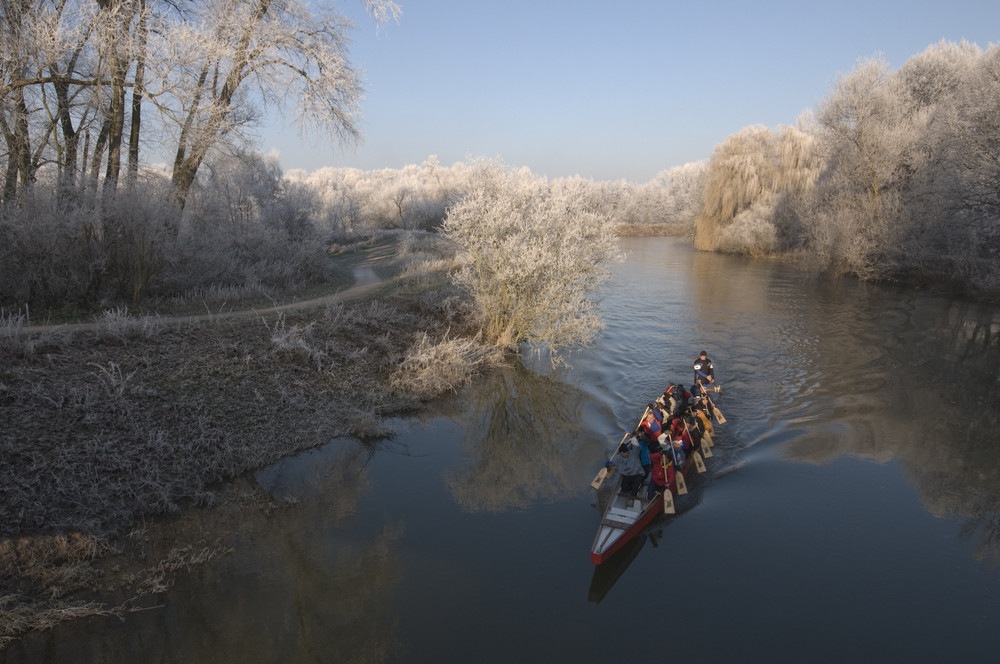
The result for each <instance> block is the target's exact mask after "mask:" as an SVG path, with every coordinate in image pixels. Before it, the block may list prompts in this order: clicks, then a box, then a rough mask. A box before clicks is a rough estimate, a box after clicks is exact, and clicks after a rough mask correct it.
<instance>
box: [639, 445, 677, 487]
mask: <svg viewBox="0 0 1000 664" xmlns="http://www.w3.org/2000/svg"><path fill="white" fill-rule="evenodd" d="M663 449H664V448H661V447H659V446H657V447H656V449H655V450H654V451H653V453H652V454H650V455H649V460H650V462H651V463H652V464H653V468H652V470H651V471H650V473H649V489H648V490H647V492H646V500H652V499H653V496H655V495H656V494H657V493H662V494H664V495H666V493H667V491H669V490H670V488H669V486H668V484H667V483H668V482H669V481H670V480H672V479H673V474H674V465H673V463H672V462H671V460H670V457H669V456H668V457H667V463H666V464H664V463H663V451H662V450H663Z"/></svg>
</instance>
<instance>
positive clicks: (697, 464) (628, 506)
mask: <svg viewBox="0 0 1000 664" xmlns="http://www.w3.org/2000/svg"><path fill="white" fill-rule="evenodd" d="M692 389H694V390H695V392H696V394H695V395H692V394H691V393H689V392H687V391H685V390H684V387H683V386H681V385H673V384H671V385H670V386H668V388H667V389H666V390H664V394H663V395H662V396H661V397H659V398H658V399H657V401H656V402H655V403H652V404H649V405H648V406H647V407H646V410H645V412H643V416H642V418H641V419H640V423H639V426H638V427H637V428H636V430H635V431H631V432H626V435H625V438H623V439H622V442H621V443H620V444H619V447H618V448H616V453H615V454H614V455H613V456H612V459H609V460H608V462H607V463H605V467H604V468H602V469H601V471H600V472H599V473H598V475H597V477H595V478H594V482H593V483H592V484H591V486H593V487H594V488H595V489H600V487H601V484H602V483H603V482H604V479H605V478H606V477H607V475H608V474H610V472H609V471H611V472H613V470H614V468H615V466H612V465H611V462H612V461H618V462H619V463H621V464H622V471H621V472H619V473H618V477H617V478H616V480H615V488H614V491H613V493H612V495H611V497H610V499H609V500H608V502H607V504H606V505H605V507H604V512H603V514H602V516H601V523H600V526H599V527H598V529H597V536H596V537H595V538H594V543H593V545H592V546H591V549H590V560H591V561H592V562H593V563H594V564H595V565H600V564H601V563H602V562H604V561H605V560H607V559H608V558H609V557H610V556H612V555H613V554H614V553H615V552H616V551H618V550H619V549H621V548H622V547H623V546H624V545H625V544H626V543H627V542H629V541H630V540H632V539H633V538H634V537H635V536H636V535H638V534H639V533H640V532H642V530H643V529H644V528H645V527H646V526H648V525H649V524H650V523H651V522H652V521H653V520H654V519H655V518H656V517H657V516H658V515H660V514H673V513H674V512H675V508H674V496H675V495H684V494H686V493H687V484H686V482H685V477H686V476H687V475H688V474H690V473H691V472H692V468H694V469H697V471H698V472H704V471H705V464H704V460H703V458H702V457H703V456H704V457H706V458H710V457H711V456H712V445H713V443H712V433H714V428H713V426H712V419H711V418H712V417H713V416H714V417H715V418H716V420H717V421H718V422H719V423H720V424H721V423H724V422H725V418H723V417H722V413H721V412H720V411H719V410H718V408H717V407H716V406H715V404H714V403H712V400H711V399H710V398H709V397H708V393H707V392H706V391H705V390H703V389H701V386H700V384H696V385H695V387H694V388H692ZM663 422H667V423H668V424H667V425H664V424H663ZM643 448H645V450H644V449H643ZM644 452H645V453H644ZM630 455H641V458H642V460H643V461H644V463H643V464H642V465H641V466H639V470H638V471H636V459H635V458H633V457H630ZM654 464H659V465H660V470H661V471H662V472H657V469H656V468H655V467H654ZM677 470H680V472H676V471H677ZM639 472H641V473H643V476H642V477H641V478H640V476H639V474H638V473H639ZM626 473H627V474H626ZM636 485H638V488H636Z"/></svg>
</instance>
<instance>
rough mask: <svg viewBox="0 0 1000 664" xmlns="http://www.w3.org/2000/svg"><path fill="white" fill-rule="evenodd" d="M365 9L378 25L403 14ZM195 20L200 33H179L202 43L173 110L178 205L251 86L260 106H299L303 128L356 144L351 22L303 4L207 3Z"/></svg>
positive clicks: (240, 114) (243, 114)
mask: <svg viewBox="0 0 1000 664" xmlns="http://www.w3.org/2000/svg"><path fill="white" fill-rule="evenodd" d="M365 4H366V5H367V6H368V8H369V9H370V11H371V13H372V14H373V16H375V17H376V19H378V20H385V19H386V18H389V17H392V18H395V17H397V16H398V15H399V8H398V6H396V5H395V3H392V2H388V1H386V0H367V1H366V3H365ZM197 20H198V23H199V29H197V30H192V31H184V32H178V33H176V34H177V35H178V36H179V37H181V38H182V39H185V40H191V39H196V40H199V42H198V43H194V42H190V41H188V42H187V44H186V47H187V49H188V50H194V51H195V52H196V53H197V55H198V58H199V59H200V63H198V64H197V65H196V67H195V71H197V75H196V77H195V78H194V80H193V84H189V85H188V86H187V87H186V88H183V89H182V90H183V94H179V95H178V96H177V97H176V100H177V103H178V107H177V108H175V109H174V110H173V113H174V115H175V117H176V118H177V119H178V122H179V125H180V133H179V136H178V141H177V151H176V155H175V157H174V164H173V176H172V177H173V182H174V185H175V186H176V188H177V192H178V193H177V197H178V202H179V203H181V204H182V205H183V202H184V200H185V198H186V196H187V193H188V191H189V190H190V188H191V185H192V184H193V182H194V179H195V176H196V175H197V173H198V169H199V167H200V166H201V164H202V162H203V161H204V160H205V157H206V155H207V154H208V153H209V151H210V150H211V149H212V148H213V147H215V145H216V144H217V142H218V141H219V139H220V138H221V137H223V136H224V135H226V134H228V133H230V132H232V131H234V130H235V129H237V128H238V127H239V126H240V125H241V124H242V123H244V122H245V121H246V119H247V113H248V110H249V106H248V105H249V102H250V99H249V95H242V96H241V93H242V92H243V91H244V90H245V89H246V87H247V86H248V85H250V87H252V88H253V89H254V91H255V92H257V93H258V96H257V99H258V100H259V101H260V102H261V103H263V104H269V105H282V104H283V103H284V100H285V99H286V98H290V99H294V100H295V115H296V117H297V119H298V120H299V121H300V122H302V123H303V124H304V126H306V127H316V128H322V129H325V130H330V131H332V132H333V133H334V134H335V135H336V136H338V137H339V138H340V139H341V141H343V142H348V143H349V142H353V141H356V140H357V139H358V137H359V133H358V130H357V127H356V126H355V117H356V114H357V112H358V101H359V99H360V95H361V85H360V80H359V77H358V73H357V72H356V70H355V69H354V68H353V67H352V66H351V64H350V63H349V61H348V59H347V31H348V29H349V28H350V27H351V23H350V22H349V21H348V20H346V19H345V18H344V17H342V16H339V15H337V14H336V13H334V12H332V11H329V10H327V9H324V8H322V7H320V8H317V9H312V8H311V6H310V5H308V4H307V3H305V2H303V1H302V0H209V1H208V2H206V3H205V4H204V6H203V7H202V8H200V9H199V10H198V15H197ZM183 48H184V47H183V46H180V47H176V51H175V52H180V51H181V50H182V49H183ZM192 64H195V63H192Z"/></svg>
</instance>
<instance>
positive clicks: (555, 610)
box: [6, 238, 1000, 663]
mask: <svg viewBox="0 0 1000 664" xmlns="http://www.w3.org/2000/svg"><path fill="white" fill-rule="evenodd" d="M624 248H625V249H626V250H627V251H628V254H629V257H628V260H627V261H626V262H625V263H624V264H622V265H620V266H618V267H617V268H616V271H615V275H614V278H613V279H612V280H611V281H610V282H609V283H608V285H607V287H606V288H605V299H604V310H605V312H606V325H607V327H606V331H605V333H604V335H603V336H602V337H601V339H600V340H599V342H598V343H597V344H596V345H595V346H594V347H592V348H590V349H586V350H584V351H580V352H576V353H574V354H573V355H571V357H570V358H569V359H570V368H569V369H568V370H558V371H553V370H552V369H551V365H550V363H548V362H547V361H546V360H545V359H544V358H540V359H539V358H536V359H534V360H531V359H529V360H528V362H527V364H528V365H529V366H528V367H527V368H525V367H517V368H513V369H511V370H509V371H505V372H503V373H500V374H498V375H496V376H492V377H490V378H488V379H486V380H483V381H480V382H478V383H477V384H476V385H473V386H471V387H470V388H468V389H467V390H465V391H463V392H462V393H461V394H459V395H457V396H456V397H454V398H450V399H446V400H444V401H443V402H442V403H441V404H438V410H437V411H436V414H435V415H433V416H430V417H427V418H425V419H424V420H423V421H415V420H400V421H398V422H397V423H396V424H397V426H398V430H399V435H398V436H396V437H395V438H394V439H393V440H391V441H385V442H382V443H379V444H377V445H375V446H374V447H373V446H367V447H366V446H364V445H361V444H360V443H358V442H356V441H352V440H335V441H332V442H331V443H330V444H329V445H327V446H326V447H324V448H322V449H318V450H314V451H311V452H308V453H306V454H302V455H300V456H298V457H295V458H292V459H288V460H286V461H285V462H282V463H280V464H277V465H275V466H273V467H271V468H268V469H266V470H264V471H262V472H260V473H258V474H257V475H256V476H255V477H254V478H252V481H253V482H256V483H258V484H259V485H260V486H262V487H263V488H264V489H266V490H267V491H268V492H269V493H270V495H271V496H272V498H273V501H274V504H275V505H276V506H280V507H278V508H276V509H275V510H274V511H272V512H269V513H261V514H259V515H256V516H251V517H247V516H246V515H245V514H244V515H242V516H240V517H239V518H240V519H241V523H240V531H241V535H240V537H239V538H238V541H236V542H235V543H234V546H235V550H234V552H233V553H232V554H231V555H228V556H226V557H224V558H221V559H218V560H215V561H213V562H211V563H209V564H206V565H203V566H200V567H197V568H195V569H193V570H192V571H191V572H190V573H189V574H185V575H182V576H181V578H180V579H179V580H178V582H177V583H176V585H175V586H174V588H173V589H172V590H171V591H169V592H168V593H166V594H165V595H163V596H162V598H161V604H162V606H160V607H159V608H155V609H151V610H149V611H145V612H142V613H136V614H131V615H129V616H128V617H127V618H126V620H124V621H119V620H118V619H115V618H107V619H95V620H87V621H81V622H79V623H74V624H69V625H65V626H61V627H59V628H57V629H55V630H52V631H50V632H46V633H42V634H35V635H31V636H30V637H29V638H26V639H23V640H22V641H20V642H18V643H16V644H15V645H14V646H12V647H11V648H10V649H9V650H8V652H7V653H6V654H7V661H9V662H26V661H32V662H124V661H132V662H187V663H190V662H383V661H384V662H435V663H440V662H505V663H509V662H514V661H527V662H571V661H572V662H593V661H605V660H609V659H612V658H613V659H616V660H620V659H623V658H628V659H630V660H634V661H647V660H651V659H652V658H656V659H658V660H662V659H665V658H667V657H669V658H670V659H671V661H677V662H803V661H808V662H843V661H847V660H851V659H853V660H854V661H864V662H938V661H942V660H947V661H961V662H994V661H996V658H997V656H998V655H997V652H998V649H1000V630H998V626H1000V564H998V562H1000V433H998V419H1000V380H998V376H1000V309H997V308H996V307H992V308H991V307H985V306H978V305H972V304H968V303H963V302H959V301H953V300H948V299H944V298H940V297H937V296H931V295H924V294H920V293H910V292H906V291H901V290H894V289H891V288H885V287H873V286H866V285H863V284H857V283H854V282H850V281H838V282H831V281H827V280H821V279H814V278H812V277H810V276H808V275H805V274H803V273H802V272H800V271H797V270H795V269H793V268H791V267H788V266H784V265H779V264H774V263H769V262H762V261H753V260H744V259H739V258H733V257H723V256H716V255H712V254H702V253H696V252H694V251H692V250H691V249H690V248H689V247H687V246H685V244H684V243H682V242H679V241H676V240H672V239H664V238H655V239H629V240H626V241H625V242H624ZM702 348H704V349H707V350H708V351H709V354H710V356H711V357H712V358H713V360H714V361H715V363H716V367H717V369H716V371H717V374H718V376H719V377H720V379H721V382H722V384H723V386H724V391H723V394H722V395H721V396H720V397H719V398H718V400H717V403H718V405H719V407H720V408H721V409H722V411H723V413H724V414H725V416H726V418H727V420H728V423H727V424H726V425H725V426H721V427H719V428H718V434H717V436H716V454H715V458H714V459H712V460H710V461H709V472H708V473H707V474H706V475H704V476H701V477H699V478H697V479H696V480H694V481H693V482H692V483H691V488H692V492H691V494H690V495H689V496H688V497H686V498H685V499H684V500H682V501H681V502H680V503H679V507H680V513H679V515H678V516H677V517H674V518H672V519H669V520H662V521H658V522H655V523H654V524H653V526H651V527H650V528H649V529H648V530H647V531H646V533H644V534H643V536H642V537H640V538H639V539H637V540H636V541H635V542H634V543H633V544H632V545H630V546H629V547H627V548H626V549H624V550H623V551H622V552H620V553H619V554H617V555H616V557H615V558H613V559H612V560H611V561H609V562H608V563H606V564H604V565H602V566H600V567H598V568H595V567H594V566H593V565H592V564H591V563H590V560H589V548H590V544H591V541H592V539H593V537H594V533H595V530H596V528H597V524H598V521H599V518H600V513H599V511H598V503H599V499H600V497H599V496H596V495H595V494H594V492H593V491H592V490H591V489H590V487H589V482H590V480H591V479H592V478H593V475H594V473H595V472H596V470H597V469H598V467H599V465H600V463H601V461H602V458H603V457H604V455H605V454H606V452H607V450H609V449H610V448H611V446H612V445H613V444H614V443H615V442H617V440H619V438H620V435H621V433H620V432H621V431H622V430H623V429H624V428H631V427H632V426H634V425H635V423H636V422H635V420H636V419H637V417H638V415H639V414H641V411H642V407H643V406H644V405H645V402H646V401H649V400H651V399H652V398H653V397H655V396H656V395H657V394H659V393H660V392H661V391H662V389H663V387H664V386H665V385H666V383H667V382H668V381H679V382H683V383H685V384H687V383H688V381H689V380H690V378H691V369H690V365H691V360H693V358H694V357H695V355H696V354H697V352H698V351H699V350H701V349H702ZM212 518H216V519H218V518H220V517H219V516H218V515H215V516H214V517H212ZM222 518H224V515H223V517H222Z"/></svg>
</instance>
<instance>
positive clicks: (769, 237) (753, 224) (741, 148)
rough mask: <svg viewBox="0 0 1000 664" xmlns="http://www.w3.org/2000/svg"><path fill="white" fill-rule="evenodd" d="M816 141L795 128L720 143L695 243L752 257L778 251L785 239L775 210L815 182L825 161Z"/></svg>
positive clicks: (748, 132) (756, 130)
mask: <svg viewBox="0 0 1000 664" xmlns="http://www.w3.org/2000/svg"><path fill="white" fill-rule="evenodd" d="M815 142H816V141H815V139H814V138H813V137H812V136H810V135H809V134H807V133H805V132H803V131H801V130H799V129H797V128H795V127H787V126H785V127H779V128H778V129H775V130H772V129H769V128H767V127H763V126H760V125H755V126H751V127H746V128H744V129H743V130H741V131H740V132H738V133H736V134H733V135H732V136H729V137H728V138H726V140H725V141H723V142H722V143H720V144H719V145H718V146H717V147H716V148H715V151H714V152H713V153H712V157H711V159H710V160H709V162H708V167H707V175H706V183H705V189H704V196H703V202H702V209H701V211H700V212H699V213H698V216H697V218H696V219H695V236H694V244H695V247H697V248H698V249H702V250H706V251H716V250H722V251H728V252H732V253H747V254H753V255H760V254H768V253H771V252H773V251H776V250H778V249H780V248H781V247H780V244H781V241H782V240H783V239H784V238H785V237H786V236H787V235H788V231H787V228H786V226H787V225H788V224H779V222H778V219H779V217H780V216H781V215H780V214H779V208H781V207H783V206H784V204H785V202H786V201H787V200H788V199H789V198H795V197H797V196H799V195H801V194H802V193H803V192H804V191H807V190H808V189H809V188H811V187H812V186H813V184H814V183H815V182H816V178H817V177H818V175H819V172H820V169H821V168H822V165H823V162H822V159H821V158H820V156H819V155H818V153H817V151H816V145H815Z"/></svg>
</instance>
